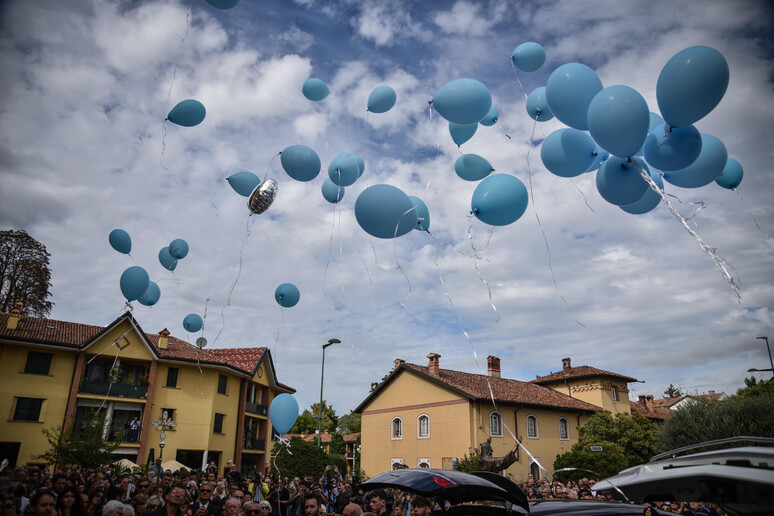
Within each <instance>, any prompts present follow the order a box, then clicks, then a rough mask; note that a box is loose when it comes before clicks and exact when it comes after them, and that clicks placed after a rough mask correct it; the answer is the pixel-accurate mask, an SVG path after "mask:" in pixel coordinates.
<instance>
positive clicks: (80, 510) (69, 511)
mask: <svg viewBox="0 0 774 516" xmlns="http://www.w3.org/2000/svg"><path fill="white" fill-rule="evenodd" d="M56 512H57V515H58V516H86V508H85V507H84V506H83V501H82V500H81V496H80V494H79V493H78V489H77V488H76V487H75V486H72V485H70V486H67V487H65V488H64V490H62V492H61V493H60V494H59V497H57V499H56Z"/></svg>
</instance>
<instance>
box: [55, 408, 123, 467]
mask: <svg viewBox="0 0 774 516" xmlns="http://www.w3.org/2000/svg"><path fill="white" fill-rule="evenodd" d="M84 421H86V422H87V423H85V424H84V425H83V426H82V427H81V428H75V427H74V425H72V424H70V425H69V426H68V428H67V429H63V428H62V427H61V426H58V427H52V428H43V429H42V430H41V431H42V432H43V435H44V436H45V438H46V441H48V445H49V447H48V449H47V450H46V451H45V452H43V454H42V455H41V456H40V458H41V459H43V460H45V461H46V462H47V463H48V464H51V465H52V466H54V470H56V469H58V467H59V466H61V465H62V464H67V463H73V464H80V465H81V466H83V467H84V468H97V467H100V466H103V465H105V464H108V463H109V462H112V460H113V450H115V449H116V448H118V446H119V444H118V442H120V441H121V438H122V436H121V435H119V436H118V438H117V439H116V441H117V442H114V443H109V442H105V441H104V440H103V439H102V429H103V427H104V424H105V413H104V412H96V411H92V412H91V413H89V416H88V417H87V418H86V419H85V420H84Z"/></svg>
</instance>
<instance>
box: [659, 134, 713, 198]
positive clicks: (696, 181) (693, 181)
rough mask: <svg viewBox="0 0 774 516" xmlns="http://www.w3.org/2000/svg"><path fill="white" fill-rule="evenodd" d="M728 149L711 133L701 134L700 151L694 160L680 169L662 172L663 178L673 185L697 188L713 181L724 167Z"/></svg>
mask: <svg viewBox="0 0 774 516" xmlns="http://www.w3.org/2000/svg"><path fill="white" fill-rule="evenodd" d="M727 162H728V151H726V146H725V145H723V142H721V141H720V140H718V139H717V138H715V137H714V136H712V135H711V134H702V135H701V152H700V153H699V157H698V158H696V161H694V162H693V163H691V164H690V165H688V166H687V167H685V168H682V169H680V170H673V171H669V172H664V179H666V180H667V181H669V182H670V183H672V184H673V185H675V186H680V187H683V188H699V187H702V186H704V185H708V184H710V183H711V182H713V181H714V180H715V179H717V178H718V176H719V175H720V174H721V173H722V172H723V169H724V168H726V163H727Z"/></svg>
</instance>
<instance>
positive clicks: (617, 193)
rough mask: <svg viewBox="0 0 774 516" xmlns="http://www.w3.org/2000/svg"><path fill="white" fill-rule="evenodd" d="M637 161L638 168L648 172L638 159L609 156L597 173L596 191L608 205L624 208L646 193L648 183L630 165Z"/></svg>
mask: <svg viewBox="0 0 774 516" xmlns="http://www.w3.org/2000/svg"><path fill="white" fill-rule="evenodd" d="M633 160H637V163H639V164H640V166H641V167H642V168H643V169H645V170H647V171H648V172H650V170H649V169H648V167H647V165H645V163H643V162H642V160H640V159H639V158H621V157H618V156H610V158H608V159H607V160H606V161H605V162H604V163H603V164H602V166H601V167H599V170H598V171H597V190H598V191H599V193H600V195H601V196H602V198H603V199H605V200H606V201H607V202H609V203H610V204H615V205H617V206H624V205H626V204H634V203H635V202H637V201H639V200H640V199H642V197H643V196H644V195H645V192H647V191H648V183H647V182H645V179H643V178H642V176H641V175H640V172H639V170H637V167H635V166H634V164H632V161H633Z"/></svg>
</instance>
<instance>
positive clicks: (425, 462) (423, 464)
mask: <svg viewBox="0 0 774 516" xmlns="http://www.w3.org/2000/svg"><path fill="white" fill-rule="evenodd" d="M417 467H418V468H425V469H426V468H429V467H430V457H421V458H419V459H417Z"/></svg>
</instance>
